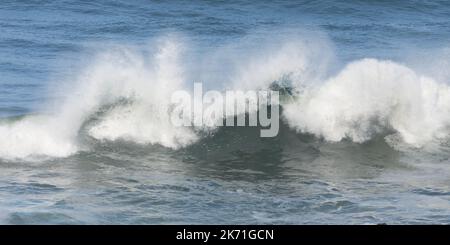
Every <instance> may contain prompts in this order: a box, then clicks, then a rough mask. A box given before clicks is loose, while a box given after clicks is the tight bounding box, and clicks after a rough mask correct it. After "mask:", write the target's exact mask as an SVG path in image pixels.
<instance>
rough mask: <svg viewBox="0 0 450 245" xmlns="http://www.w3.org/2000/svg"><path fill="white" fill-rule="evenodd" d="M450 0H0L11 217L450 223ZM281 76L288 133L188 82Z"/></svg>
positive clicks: (3, 135) (214, 85)
mask: <svg viewBox="0 0 450 245" xmlns="http://www.w3.org/2000/svg"><path fill="white" fill-rule="evenodd" d="M449 16H450V4H449V3H448V2H446V1H432V2H427V1H379V2H373V1H363V0H361V1H254V2H247V1H190V2H186V1H143V0H142V1H139V0H136V1H95V2H92V3H91V2H86V1H81V0H78V1H77V0H74V1H51V0H48V1H32V0H22V1H2V2H1V3H0V30H1V33H0V54H1V55H0V75H1V76H0V223H6V224H91V223H93V224H378V223H388V224H416V223H420V224H429V223H431V224H434V223H439V224H440V223H445V224H447V223H450V161H449V157H450V137H449V136H450V19H449ZM279 81H283V83H287V86H289V88H290V89H292V90H293V91H295V93H296V96H294V97H292V98H291V99H289V100H288V101H284V102H283V103H282V108H281V119H280V130H279V134H278V135H277V136H276V137H273V138H261V137H260V128H258V127H216V128H195V127H176V126H173V124H171V123H170V114H169V111H170V109H171V108H172V106H173V105H172V104H171V101H170V100H169V98H170V97H171V94H172V93H173V92H174V91H177V90H180V89H185V90H192V86H193V83H194V82H202V83H203V84H204V86H205V89H215V90H219V91H225V90H227V89H233V90H243V91H246V90H258V89H268V88H269V87H271V85H273V83H274V82H279Z"/></svg>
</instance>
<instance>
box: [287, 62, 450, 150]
mask: <svg viewBox="0 0 450 245" xmlns="http://www.w3.org/2000/svg"><path fill="white" fill-rule="evenodd" d="M284 115H285V117H286V119H287V121H288V123H289V125H291V127H294V128H296V129H297V130H299V131H302V132H307V133H312V134H315V135H317V136H320V137H323V138H325V139H326V140H330V141H340V140H342V139H344V138H349V139H351V140H353V141H355V142H363V141H366V140H368V139H370V138H371V137H372V136H373V135H374V134H377V133H379V132H381V131H384V130H386V129H388V130H393V131H394V132H396V133H398V134H399V135H400V136H401V138H402V139H403V140H404V141H405V142H406V143H408V144H412V145H415V146H421V145H423V144H425V143H427V142H429V141H430V140H433V139H435V138H443V137H447V136H448V133H449V131H448V127H449V126H450V87H449V86H447V85H445V84H439V83H437V82H435V81H434V80H433V79H431V78H429V77H426V76H422V75H419V74H417V73H416V72H414V71H413V70H411V69H409V68H407V67H405V66H403V65H400V64H397V63H394V62H392V61H380V60H376V59H363V60H359V61H355V62H353V63H351V64H349V65H347V66H346V67H345V68H344V69H343V70H342V71H341V72H340V73H339V74H337V75H336V76H333V77H331V78H329V79H327V80H326V81H325V83H324V84H323V85H321V86H319V87H317V88H316V89H313V90H311V91H308V92H307V93H305V94H304V95H303V97H302V98H300V99H299V100H298V101H296V102H295V103H292V104H289V105H286V106H285V114H284Z"/></svg>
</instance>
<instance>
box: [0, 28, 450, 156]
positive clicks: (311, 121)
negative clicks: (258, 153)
mask: <svg viewBox="0 0 450 245" xmlns="http://www.w3.org/2000/svg"><path fill="white" fill-rule="evenodd" d="M182 40H183V39H179V38H177V37H176V36H165V37H162V38H159V39H158V40H156V41H155V42H154V45H153V46H152V48H151V51H150V52H148V51H146V52H137V51H135V50H132V49H131V48H127V47H122V48H118V49H115V50H114V51H111V52H104V53H102V54H100V55H99V56H98V57H97V59H95V60H94V61H93V62H92V63H91V64H90V65H89V66H87V68H86V69H85V70H84V71H83V72H82V73H81V75H80V76H79V77H78V79H77V80H76V83H75V84H76V85H75V87H74V88H73V89H70V91H66V94H67V96H66V98H65V99H64V100H63V101H61V103H59V107H58V108H57V109H55V110H53V112H52V113H50V114H44V115H30V116H25V117H22V118H17V119H16V120H6V121H5V120H4V121H2V122H0V136H1V137H2V141H1V142H0V158H4V159H18V158H20V159H24V158H34V157H36V156H47V157H67V156H70V155H72V154H74V153H76V152H78V151H80V150H89V149H87V146H86V145H83V141H82V140H80V132H81V131H83V132H86V134H87V136H88V137H91V138H92V139H94V140H97V141H115V140H119V139H120V140H126V141H132V142H135V143H138V144H158V145H162V146H164V147H169V148H173V149H178V148H180V147H185V146H188V145H191V144H195V142H197V141H198V140H199V139H201V138H202V137H203V135H204V134H203V133H202V131H205V130H215V129H214V128H212V129H205V128H201V129H198V128H194V127H175V126H173V125H172V124H171V121H170V113H169V112H170V108H171V106H172V105H171V103H170V99H169V98H170V96H171V94H172V93H173V92H174V91H177V90H180V89H186V88H189V87H190V86H191V85H192V83H190V82H187V81H193V78H203V79H212V80H214V78H219V79H218V80H220V82H217V83H214V82H212V83H210V87H213V88H219V87H220V88H223V87H225V88H232V89H239V90H248V89H263V88H269V87H270V85H271V84H272V83H273V82H274V81H280V80H283V81H289V86H291V89H292V90H293V91H295V92H296V93H297V96H296V99H295V101H290V102H287V103H285V104H283V105H282V107H283V115H282V116H283V120H285V122H286V123H287V125H288V126H289V127H290V128H292V129H295V130H297V131H298V132H301V133H307V134H312V135H315V136H317V137H320V138H323V139H325V140H327V141H336V142H337V141H341V140H343V139H350V140H352V141H354V142H364V141H367V140H370V139H371V138H373V137H374V136H376V135H379V134H381V133H386V132H387V131H389V132H391V133H393V134H395V135H397V136H398V138H399V139H400V141H401V142H403V143H405V144H408V145H411V146H413V147H421V146H423V145H424V144H426V143H427V142H430V141H433V140H436V139H444V138H446V137H447V136H448V135H449V127H450V87H449V86H448V85H447V84H445V83H439V82H437V81H435V80H434V79H433V78H432V77H429V76H425V75H421V74H420V73H418V72H416V71H414V70H413V69H411V68H408V67H407V66H405V65H402V64H399V63H396V62H393V61H388V60H377V59H362V60H357V61H353V62H351V63H349V64H347V65H345V66H344V67H343V69H341V70H340V71H338V72H337V73H336V72H331V69H330V63H331V60H333V53H332V48H331V46H332V44H330V43H329V41H327V40H326V39H325V40H324V39H323V38H322V37H320V38H319V37H312V38H311V37H310V38H306V39H305V38H299V37H293V38H289V39H286V38H282V39H280V40H284V41H280V42H274V41H273V40H272V41H271V42H268V44H261V45H254V46H255V47H253V48H249V49H248V47H249V46H246V45H242V46H241V47H240V49H239V48H238V49H236V45H232V46H227V47H222V48H220V49H219V51H216V52H214V53H207V54H203V56H201V57H199V56H195V57H194V58H191V59H189V58H188V59H187V58H186V56H187V53H189V52H187V49H188V45H187V44H186V43H184V42H183V41H182ZM252 42H253V41H252ZM264 45H266V46H264ZM238 46H239V45H238ZM250 46H251V45H250ZM230 50H240V51H239V52H242V50H245V51H246V53H245V55H242V54H239V52H231V51H230ZM197 59H199V60H200V62H196V61H198V60H197ZM222 61H228V63H230V61H231V63H232V65H230V66H228V67H224V65H223V64H224V63H223V62H222ZM209 71H214V72H210V73H209ZM217 71H219V72H217ZM193 73H200V75H199V74H193ZM330 74H332V75H330ZM333 74H334V75H333ZM206 82H208V81H206ZM121 101H123V103H121ZM389 142H391V143H392V142H393V141H392V137H391V138H389V140H388V143H389Z"/></svg>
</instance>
